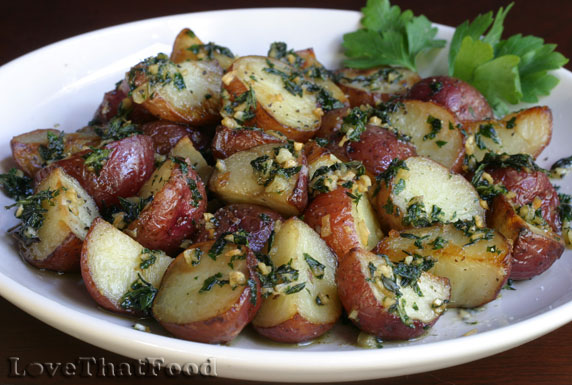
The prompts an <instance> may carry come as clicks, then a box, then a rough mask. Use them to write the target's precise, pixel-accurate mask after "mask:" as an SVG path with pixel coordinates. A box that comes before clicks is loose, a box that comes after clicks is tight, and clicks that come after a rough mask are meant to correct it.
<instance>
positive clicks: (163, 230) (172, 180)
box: [125, 158, 207, 255]
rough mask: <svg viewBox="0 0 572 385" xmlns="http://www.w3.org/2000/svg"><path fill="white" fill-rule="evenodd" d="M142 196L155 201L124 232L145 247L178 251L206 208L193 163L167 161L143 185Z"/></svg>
mask: <svg viewBox="0 0 572 385" xmlns="http://www.w3.org/2000/svg"><path fill="white" fill-rule="evenodd" d="M139 197H140V198H141V199H143V200H147V199H150V197H153V198H152V199H153V200H152V201H151V202H150V203H148V204H147V205H146V206H145V208H144V209H143V211H141V213H140V214H139V216H138V217H137V219H135V220H134V221H133V222H131V223H130V224H129V226H127V229H126V230H125V231H126V232H127V234H129V235H131V236H132V237H133V238H134V239H135V240H136V241H138V242H139V243H141V244H142V245H143V246H145V247H148V248H150V249H158V250H163V251H165V252H166V253H167V254H169V255H174V254H177V253H178V251H179V249H180V245H181V242H182V241H183V239H187V238H189V237H190V236H191V235H192V234H193V232H194V231H195V229H196V224H197V222H198V220H199V219H201V218H202V217H203V213H204V212H205V210H206V207H207V195H206V191H205V186H204V184H203V182H202V181H201V179H200V177H199V175H198V174H197V172H196V171H195V170H193V168H192V165H191V164H190V163H187V161H186V160H184V159H181V158H171V159H169V160H167V161H165V163H163V165H162V166H161V167H160V168H159V169H157V171H155V172H154V173H153V175H151V178H149V180H148V181H147V182H146V183H145V184H144V185H143V187H142V188H141V191H140V192H139Z"/></svg>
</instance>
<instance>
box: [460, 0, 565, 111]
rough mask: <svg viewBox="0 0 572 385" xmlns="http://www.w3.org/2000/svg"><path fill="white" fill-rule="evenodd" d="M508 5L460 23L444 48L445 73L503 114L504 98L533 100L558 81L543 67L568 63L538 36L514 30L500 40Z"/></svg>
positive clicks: (505, 108) (547, 91)
mask: <svg viewBox="0 0 572 385" xmlns="http://www.w3.org/2000/svg"><path fill="white" fill-rule="evenodd" d="M512 6H513V3H511V4H509V6H508V7H507V8H506V10H505V9H504V8H503V7H501V8H500V9H499V11H498V12H497V14H496V17H494V18H493V13H492V12H489V13H486V14H484V15H478V16H477V17H476V18H475V19H474V20H473V21H472V22H469V21H465V22H464V23H462V24H461V25H459V26H458V27H457V29H456V30H455V34H454V35H453V39H452V41H451V48H450V51H449V75H451V76H454V77H456V78H459V79H461V80H464V81H466V82H468V83H469V84H472V85H473V86H474V87H475V88H477V89H478V90H479V91H480V92H481V93H482V94H483V95H484V96H485V97H486V98H487V100H488V102H489V104H490V105H491V106H492V107H493V109H494V110H495V113H496V114H497V115H506V113H507V112H508V103H510V104H517V103H520V102H528V103H536V102H538V97H539V96H543V95H548V94H549V93H550V91H551V90H552V89H553V88H554V87H555V86H556V85H557V84H558V79H557V78H556V77H555V76H553V75H550V74H548V71H550V70H555V69H558V68H560V67H562V66H563V65H565V64H566V63H567V62H568V59H566V58H565V57H564V56H563V55H562V54H560V53H558V52H555V51H554V50H555V48H556V45H554V44H544V40H543V39H541V38H538V37H534V36H522V35H521V34H517V35H513V36H511V37H510V38H508V39H507V40H501V35H502V32H503V23H504V19H505V17H506V15H507V13H508V12H509V10H510V9H511V8H512ZM489 27H490V29H489ZM487 30H488V32H487V33H486V34H485V31H487Z"/></svg>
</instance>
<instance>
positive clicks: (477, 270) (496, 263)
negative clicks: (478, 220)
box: [375, 223, 511, 308]
mask: <svg viewBox="0 0 572 385" xmlns="http://www.w3.org/2000/svg"><path fill="white" fill-rule="evenodd" d="M375 253H376V254H383V255H387V256H388V257H389V259H390V260H391V261H392V262H399V261H402V260H404V259H405V258H407V257H408V256H409V255H422V256H425V257H431V258H433V259H434V261H435V265H434V266H433V268H431V269H430V270H429V273H432V274H434V275H437V276H439V277H445V278H447V279H448V280H449V282H450V284H451V299H450V301H449V304H448V305H447V306H448V307H465V308H472V307H477V306H482V305H484V304H486V303H487V302H490V301H492V300H494V299H496V298H497V295H498V293H499V291H500V290H501V289H502V287H503V286H504V284H505V283H506V281H507V280H508V278H509V275H510V271H511V245H510V243H509V242H507V240H506V239H505V237H503V236H502V235H501V234H500V233H498V232H496V231H494V230H491V229H486V228H478V227H477V226H475V225H474V224H473V223H457V224H456V225H438V226H432V227H426V228H422V229H409V230H403V231H400V232H397V231H390V232H389V236H388V237H386V238H383V239H382V240H381V242H379V244H378V245H377V246H376V247H375Z"/></svg>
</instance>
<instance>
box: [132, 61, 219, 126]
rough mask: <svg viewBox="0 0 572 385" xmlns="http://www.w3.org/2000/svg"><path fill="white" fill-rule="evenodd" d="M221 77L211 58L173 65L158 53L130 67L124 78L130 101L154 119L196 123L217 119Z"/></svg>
mask: <svg viewBox="0 0 572 385" xmlns="http://www.w3.org/2000/svg"><path fill="white" fill-rule="evenodd" d="M221 77H222V68H221V67H220V65H219V64H218V62H217V61H215V60H203V61H185V62H182V63H178V64H176V63H173V62H172V61H170V60H169V58H168V57H167V56H166V55H164V54H159V55H157V56H155V57H150V58H147V59H145V60H144V61H142V62H141V63H139V64H137V65H136V66H134V67H133V68H131V70H129V72H128V73H127V74H126V76H125V80H126V82H127V84H128V85H129V89H130V91H131V95H132V98H133V101H134V102H135V103H136V104H140V105H141V106H143V107H144V108H145V109H147V110H148V111H149V112H150V113H151V114H153V115H154V116H156V117H157V118H159V119H164V120H168V121H171V122H176V123H185V124H190V125H193V126H198V125H206V124H216V123H218V121H219V120H220V115H219V109H220V106H221V100H220V85H221Z"/></svg>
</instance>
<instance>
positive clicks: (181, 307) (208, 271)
mask: <svg viewBox="0 0 572 385" xmlns="http://www.w3.org/2000/svg"><path fill="white" fill-rule="evenodd" d="M227 237H228V235H227V236H225V237H224V238H219V239H220V240H218V241H216V242H215V241H211V242H204V243H198V244H195V245H193V246H192V247H190V248H188V249H187V250H185V251H184V252H183V253H181V254H180V255H179V256H178V257H177V258H176V259H175V260H174V261H173V263H172V264H171V266H169V269H168V270H167V272H166V273H165V276H164V277H163V281H162V282H161V287H160V289H159V292H158V293H157V296H156V298H155V302H154V303H153V316H154V317H155V319H156V320H157V321H159V323H160V324H161V325H162V326H163V327H164V328H165V329H167V330H168V331H169V332H171V333H172V334H173V335H175V336H176V337H178V338H183V339H187V340H191V341H198V342H206V343H222V342H228V341H230V340H232V339H233V338H234V337H236V336H237V335H238V334H239V333H240V331H241V330H242V329H243V328H244V327H245V326H246V325H247V324H248V323H249V322H250V320H251V319H252V318H253V317H254V315H255V314H256V312H257V310H258V308H259V307H260V305H261V303H262V298H261V296H260V281H259V279H258V276H257V274H256V273H255V270H254V269H255V266H256V264H257V261H256V257H255V256H254V254H253V253H252V251H251V250H250V249H249V248H248V247H246V246H241V245H237V244H235V243H232V242H227V241H225V239H227ZM233 239H235V238H233Z"/></svg>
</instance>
